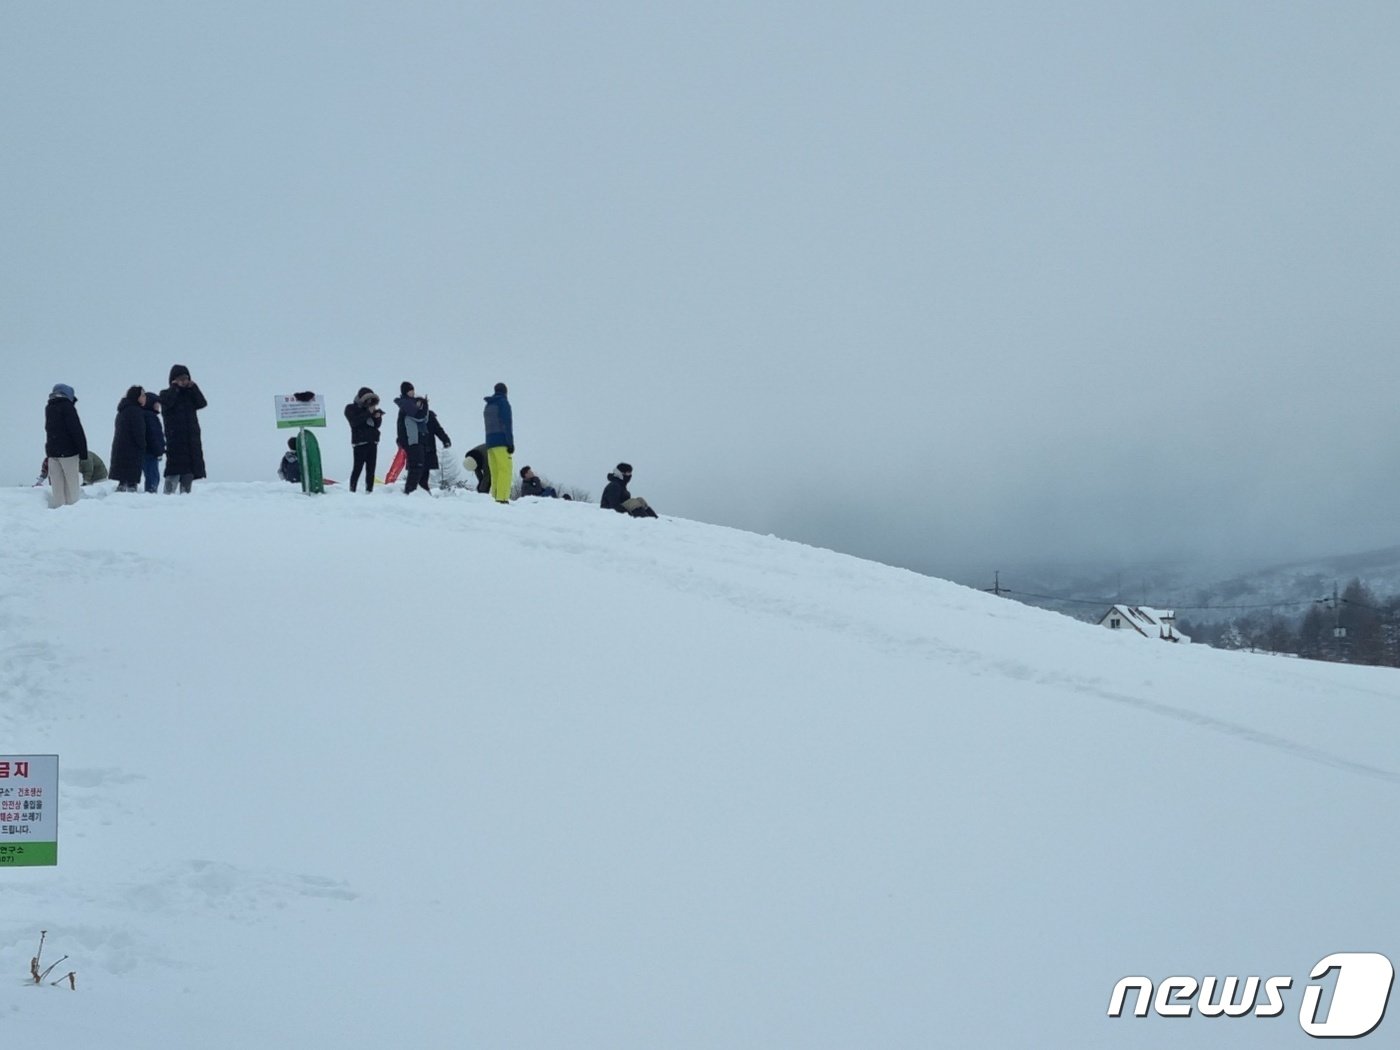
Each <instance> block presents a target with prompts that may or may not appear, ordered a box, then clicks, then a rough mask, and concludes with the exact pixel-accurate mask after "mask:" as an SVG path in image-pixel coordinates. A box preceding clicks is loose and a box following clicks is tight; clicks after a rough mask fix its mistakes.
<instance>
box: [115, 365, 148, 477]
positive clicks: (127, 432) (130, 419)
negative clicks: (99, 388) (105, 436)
mask: <svg viewBox="0 0 1400 1050" xmlns="http://www.w3.org/2000/svg"><path fill="white" fill-rule="evenodd" d="M145 404H146V391H144V390H142V389H141V388H140V387H139V386H133V387H129V388H128V389H127V391H126V396H125V397H124V398H122V399H121V401H119V402H118V403H117V418H116V421H115V422H114V423H113V426H112V458H111V459H110V460H109V461H108V466H107V476H108V477H110V478H111V479H112V480H113V481H115V482H116V483H117V491H118V492H140V491H141V483H142V481H143V472H144V470H145V466H146V409H145Z"/></svg>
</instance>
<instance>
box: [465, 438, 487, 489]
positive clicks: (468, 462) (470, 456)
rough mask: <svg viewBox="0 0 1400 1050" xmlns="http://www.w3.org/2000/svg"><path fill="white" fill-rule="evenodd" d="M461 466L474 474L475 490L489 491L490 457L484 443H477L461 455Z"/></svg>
mask: <svg viewBox="0 0 1400 1050" xmlns="http://www.w3.org/2000/svg"><path fill="white" fill-rule="evenodd" d="M462 466H463V467H465V468H466V469H467V470H470V471H471V472H472V473H473V474H474V475H476V491H477V492H490V491H491V457H490V456H488V455H487V452H486V446H485V445H477V446H476V448H474V449H472V450H471V451H470V452H468V453H467V454H466V455H465V456H463V457H462Z"/></svg>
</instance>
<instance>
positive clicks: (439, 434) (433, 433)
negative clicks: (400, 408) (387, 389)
mask: <svg viewBox="0 0 1400 1050" xmlns="http://www.w3.org/2000/svg"><path fill="white" fill-rule="evenodd" d="M418 400H419V401H421V402H423V409H424V411H426V412H427V413H428V422H427V424H426V425H425V426H424V428H423V466H422V468H421V471H422V473H421V474H420V475H419V478H418V487H419V488H421V489H422V490H423V491H424V492H428V491H429V488H428V474H429V473H430V472H431V471H434V470H441V469H442V464H441V463H440V462H438V442H439V441H441V442H442V447H443V449H444V450H446V449H449V448H451V447H452V439H451V438H450V437H448V436H447V431H445V430H443V429H442V424H441V423H439V422H438V417H437V413H436V412H434V411H433V410H432V409H431V408H429V407H428V399H427V398H426V397H420V398H419V399H418Z"/></svg>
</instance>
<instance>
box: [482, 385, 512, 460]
mask: <svg viewBox="0 0 1400 1050" xmlns="http://www.w3.org/2000/svg"><path fill="white" fill-rule="evenodd" d="M483 400H484V401H485V402H486V408H485V409H484V410H483V412H482V416H483V418H484V419H485V420H486V447H487V448H501V447H502V446H504V447H507V448H514V447H515V432H514V431H513V430H512V429H511V425H510V402H509V401H507V400H506V395H505V394H492V395H491V396H490V397H488V398H483Z"/></svg>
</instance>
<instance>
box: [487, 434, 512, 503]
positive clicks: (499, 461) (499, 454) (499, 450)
mask: <svg viewBox="0 0 1400 1050" xmlns="http://www.w3.org/2000/svg"><path fill="white" fill-rule="evenodd" d="M486 464H487V466H489V467H490V468H491V496H492V498H493V499H495V501H496V502H497V503H509V502H510V481H511V472H510V453H509V452H507V451H506V449H505V446H504V445H493V446H491V447H490V448H488V449H487V450H486Z"/></svg>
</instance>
